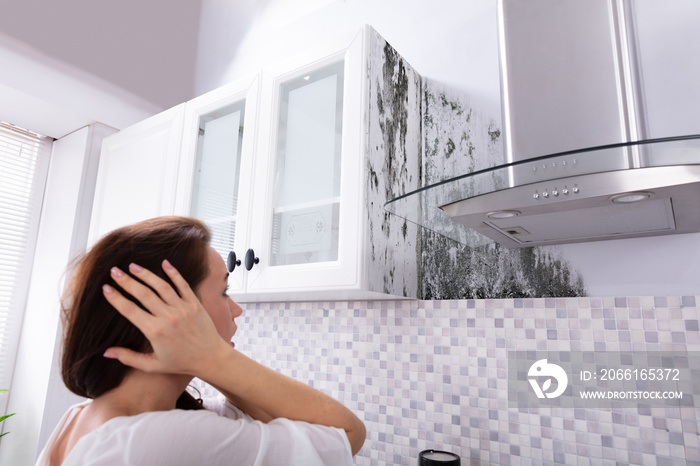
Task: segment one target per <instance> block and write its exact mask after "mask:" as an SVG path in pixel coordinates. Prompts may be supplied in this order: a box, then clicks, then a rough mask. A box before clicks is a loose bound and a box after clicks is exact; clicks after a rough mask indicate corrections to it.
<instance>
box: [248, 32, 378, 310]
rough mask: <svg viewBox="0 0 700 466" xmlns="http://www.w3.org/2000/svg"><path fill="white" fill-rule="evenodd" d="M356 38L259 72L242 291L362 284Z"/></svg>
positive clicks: (360, 83) (361, 84)
mask: <svg viewBox="0 0 700 466" xmlns="http://www.w3.org/2000/svg"><path fill="white" fill-rule="evenodd" d="M363 44H364V40H363V34H362V33H360V34H358V35H357V36H355V37H353V38H351V39H350V40H346V42H345V44H344V47H342V48H340V47H337V48H335V50H332V51H321V52H311V53H310V54H306V55H303V56H301V57H299V58H298V59H297V60H295V61H293V62H291V63H288V64H285V65H283V66H280V67H278V68H275V69H272V70H269V71H268V72H266V73H264V74H263V85H262V96H263V101H262V103H261V108H262V109H265V110H266V111H267V113H265V114H263V113H261V116H260V133H259V134H260V136H259V139H258V140H259V144H258V148H257V151H256V157H257V161H256V171H255V183H254V190H255V193H256V194H255V199H254V202H253V205H254V208H253V210H252V211H251V217H250V221H251V225H250V227H251V237H250V242H249V244H250V246H249V247H250V248H252V249H253V250H254V251H255V255H256V256H257V257H258V258H259V263H258V264H256V265H254V266H253V268H252V270H251V271H250V272H249V276H248V285H247V292H248V294H249V295H250V296H251V297H252V296H255V295H256V294H257V295H262V296H264V295H265V294H266V293H272V294H277V293H281V294H284V293H289V292H291V291H294V290H303V291H309V292H312V293H313V292H318V291H323V290H325V291H330V290H356V289H359V288H361V286H362V283H361V280H362V274H361V267H362V258H363V252H364V249H363V248H364V241H363V240H364V234H363V216H362V207H361V206H362V203H363V199H364V185H363V184H364V181H363V177H362V173H363V164H364V160H365V158H364V154H365V143H364V141H365V140H366V138H365V134H364V133H365V132H364V128H365V127H366V121H365V114H364V111H363V109H364V108H366V102H364V101H365V100H366V97H365V95H366V92H365V91H366V88H365V86H366V84H365V82H366V78H365V76H364V73H363V67H364V60H363V57H364V55H365V53H364V50H363ZM314 54H315V55H314Z"/></svg>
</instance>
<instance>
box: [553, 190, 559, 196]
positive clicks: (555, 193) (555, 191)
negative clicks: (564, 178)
mask: <svg viewBox="0 0 700 466" xmlns="http://www.w3.org/2000/svg"><path fill="white" fill-rule="evenodd" d="M558 195H559V191H557V188H554V191H552V196H554V197H557V196H558Z"/></svg>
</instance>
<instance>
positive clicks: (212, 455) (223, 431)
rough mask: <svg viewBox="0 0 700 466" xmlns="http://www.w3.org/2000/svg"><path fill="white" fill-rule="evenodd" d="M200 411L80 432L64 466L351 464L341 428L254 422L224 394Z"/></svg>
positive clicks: (159, 414)
mask: <svg viewBox="0 0 700 466" xmlns="http://www.w3.org/2000/svg"><path fill="white" fill-rule="evenodd" d="M88 403H90V401H86V402H84V403H80V404H77V405H74V406H72V407H71V408H70V409H69V410H68V411H67V412H66V414H65V415H64V416H63V418H62V419H61V421H60V422H59V423H58V426H57V427H56V429H55V430H54V432H53V434H51V438H50V439H49V441H48V443H47V445H46V447H44V450H43V451H42V452H41V455H39V459H38V460H37V462H36V466H46V465H48V464H49V456H50V451H51V447H52V446H53V445H54V443H55V442H56V439H57V438H58V436H59V435H60V433H61V431H63V429H64V428H65V426H66V425H68V424H69V423H70V421H71V419H72V418H73V417H74V416H75V415H76V414H77V413H78V412H80V410H81V409H82V408H83V407H85V406H86V405H87V404H88ZM205 407H206V408H207V409H205V410H195V411H189V410H181V409H174V410H172V411H156V412H149V413H143V414H139V415H136V416H121V417H116V418H113V419H110V420H109V421H107V422H105V423H104V424H102V425H101V426H100V427H98V428H97V429H95V430H94V431H92V432H90V433H89V434H86V435H84V436H83V437H82V438H81V439H80V440H79V441H78V442H77V443H76V444H75V446H74V447H73V450H71V452H70V453H69V455H68V456H67V457H66V459H65V461H64V462H63V466H87V465H99V466H111V465H115V466H116V465H124V466H126V465H129V466H141V465H143V466H154V465H167V466H178V465H183V466H185V465H187V466H192V465H194V466H217V465H222V466H223V465H241V466H242V465H256V466H258V465H260V466H263V465H271V466H278V465H301V464H303V465H352V464H353V462H352V453H351V450H350V442H349V441H348V438H347V435H346V434H345V431H344V430H343V429H338V428H335V427H326V426H321V425H316V424H309V423H306V422H301V421H290V420H289V419H282V418H280V419H275V420H273V421H271V422H269V423H267V424H265V423H263V422H260V421H256V420H253V419H252V418H251V417H250V416H248V415H247V414H245V413H244V412H243V411H241V410H239V409H238V408H236V407H235V406H233V405H232V404H231V403H229V402H228V401H226V400H225V399H224V398H223V397H221V398H217V399H212V400H206V401H205Z"/></svg>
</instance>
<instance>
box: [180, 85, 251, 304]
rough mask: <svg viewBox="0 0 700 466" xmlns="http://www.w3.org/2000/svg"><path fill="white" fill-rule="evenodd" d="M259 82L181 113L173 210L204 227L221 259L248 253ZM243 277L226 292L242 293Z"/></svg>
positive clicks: (231, 88) (240, 273)
mask: <svg viewBox="0 0 700 466" xmlns="http://www.w3.org/2000/svg"><path fill="white" fill-rule="evenodd" d="M259 81H260V80H259V78H258V77H257V76H253V77H250V78H245V79H242V80H239V81H236V82H234V83H231V84H229V85H226V86H223V87H221V88H219V89H216V90H214V91H212V92H209V93H207V94H204V95H202V96H200V97H198V98H196V99H193V100H191V101H189V102H187V106H186V109H185V123H184V130H183V142H182V154H181V159H180V160H181V162H180V171H179V177H178V178H179V179H178V189H177V202H176V211H177V212H178V213H180V214H182V215H191V216H193V217H196V218H199V219H201V220H203V221H204V222H206V223H207V225H209V227H210V228H211V230H212V246H213V247H214V249H216V250H217V251H218V252H219V253H220V254H221V256H222V257H223V258H224V259H225V260H226V259H227V258H228V256H229V254H230V253H231V252H232V251H233V252H235V254H236V256H237V257H238V258H239V259H241V260H242V259H243V257H244V255H245V251H246V249H247V248H248V246H247V244H248V227H249V225H250V221H249V218H250V213H249V210H250V197H251V196H250V193H251V189H252V188H251V185H252V183H251V177H252V172H253V169H252V164H253V162H254V159H255V157H254V142H255V129H256V121H257V109H258V94H259V92H258V91H259V87H260V86H259ZM246 278H247V274H246V270H245V269H244V268H243V267H242V266H237V267H235V269H234V270H232V271H231V273H230V276H229V289H230V291H231V292H232V293H239V292H243V291H244V290H245V281H246Z"/></svg>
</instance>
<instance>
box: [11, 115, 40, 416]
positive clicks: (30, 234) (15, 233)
mask: <svg viewBox="0 0 700 466" xmlns="http://www.w3.org/2000/svg"><path fill="white" fill-rule="evenodd" d="M52 142H53V140H52V139H51V138H47V137H43V136H40V135H38V134H33V133H31V132H29V131H26V130H23V129H21V128H17V127H15V126H12V125H9V124H7V123H3V122H0V388H10V382H11V380H12V372H13V370H14V365H15V359H16V354H17V346H18V343H19V334H20V330H21V327H22V316H23V314H24V308H25V304H26V301H27V292H28V289H29V277H30V274H31V269H32V263H33V259H34V248H35V245H36V237H37V231H38V226H39V217H40V214H41V204H42V200H43V195H44V187H45V185H46V177H47V173H48V166H49V158H50V155H51V145H52ZM8 398H9V397H8V396H7V395H5V396H2V397H0V415H1V414H4V413H5V408H6V405H7V400H8Z"/></svg>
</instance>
